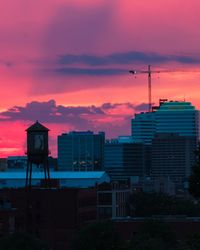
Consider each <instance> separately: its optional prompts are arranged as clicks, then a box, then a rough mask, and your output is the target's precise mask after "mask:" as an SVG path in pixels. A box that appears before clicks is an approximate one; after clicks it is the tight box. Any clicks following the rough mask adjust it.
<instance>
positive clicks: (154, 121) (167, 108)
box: [132, 101, 199, 144]
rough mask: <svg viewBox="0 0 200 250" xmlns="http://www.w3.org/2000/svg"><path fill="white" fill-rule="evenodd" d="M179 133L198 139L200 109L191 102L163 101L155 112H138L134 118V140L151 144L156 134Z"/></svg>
mask: <svg viewBox="0 0 200 250" xmlns="http://www.w3.org/2000/svg"><path fill="white" fill-rule="evenodd" d="M160 133H178V134H179V135H180V136H193V137H196V139H198V136H199V135H198V111H197V110H196V109H195V107H194V106H192V104H191V103H190V102H178V101H165V102H161V103H160V106H159V107H157V108H156V109H155V110H154V111H153V112H146V113H140V114H136V115H135V117H134V119H132V137H133V140H134V142H140V143H141V142H142V143H145V144H151V143H152V139H153V138H154V136H155V134H160Z"/></svg>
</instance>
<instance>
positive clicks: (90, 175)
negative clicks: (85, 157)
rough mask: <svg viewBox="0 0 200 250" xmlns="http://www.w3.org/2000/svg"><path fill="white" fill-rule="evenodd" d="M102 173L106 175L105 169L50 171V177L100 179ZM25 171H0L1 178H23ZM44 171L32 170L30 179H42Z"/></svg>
mask: <svg viewBox="0 0 200 250" xmlns="http://www.w3.org/2000/svg"><path fill="white" fill-rule="evenodd" d="M104 175H106V176H108V174H107V173H106V172H105V171H84V172H73V171H70V172H69V171H50V178H51V179H100V178H102V177H103V176H104ZM25 178H26V172H25V171H23V172H14V171H12V172H0V180H1V179H25ZM43 178H44V172H32V179H43Z"/></svg>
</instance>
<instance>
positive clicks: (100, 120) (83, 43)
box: [0, 0, 200, 157]
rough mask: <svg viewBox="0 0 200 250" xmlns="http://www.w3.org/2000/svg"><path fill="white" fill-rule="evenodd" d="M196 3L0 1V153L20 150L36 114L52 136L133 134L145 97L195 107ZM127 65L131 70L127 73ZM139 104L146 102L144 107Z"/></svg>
mask: <svg viewBox="0 0 200 250" xmlns="http://www.w3.org/2000/svg"><path fill="white" fill-rule="evenodd" d="M199 10H200V1H199V0H184V3H183V0H168V1H160V0H151V1H149V0H140V1H134V0H109V1H108V0H92V1H91V0H84V1H83V0H29V1H27V0H15V1H13V0H6V1H4V0H3V1H1V2H0V16H1V19H0V32H1V34H0V55H1V56H0V83H1V84H0V88H1V91H0V100H1V102H0V112H1V113H0V119H1V123H0V124H1V131H0V157H4V156H7V155H17V154H20V155H21V154H24V151H25V147H26V144H25V141H26V134H25V131H24V130H25V129H26V128H27V126H29V125H31V124H32V123H33V122H34V121H35V120H36V119H37V118H38V119H39V121H41V122H42V123H44V124H45V125H46V126H47V127H49V128H50V130H51V131H50V139H51V140H50V141H51V145H50V147H51V151H52V153H53V155H56V137H57V135H58V134H60V133H62V132H68V131H69V130H81V129H82V130H88V129H91V130H94V131H99V130H105V131H106V135H107V137H114V136H117V135H120V134H130V119H131V117H133V115H134V113H135V112H140V111H141V110H142V108H141V106H140V105H141V104H145V103H147V77H146V76H144V75H138V76H137V78H134V77H133V76H132V75H129V73H128V71H129V69H146V68H147V65H148V64H151V65H152V69H153V70H161V71H162V70H164V71H166V70H169V72H168V73H160V74H155V75H154V76H153V79H152V83H153V93H152V94H153V102H154V103H157V102H158V99H159V98H169V99H171V100H183V99H184V98H185V99H186V100H188V101H191V102H192V103H193V104H194V105H196V107H197V108H198V109H199V108H200V101H199V83H200V70H199V66H200V47H199V44H200V29H199V23H200V15H199ZM126 72H127V73H126ZM142 107H143V110H145V108H146V107H145V105H143V106H142Z"/></svg>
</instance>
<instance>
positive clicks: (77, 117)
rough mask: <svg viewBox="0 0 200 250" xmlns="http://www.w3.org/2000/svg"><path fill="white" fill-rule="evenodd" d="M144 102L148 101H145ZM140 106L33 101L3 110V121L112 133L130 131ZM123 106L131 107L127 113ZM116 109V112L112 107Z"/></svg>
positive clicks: (0, 119) (0, 115)
mask: <svg viewBox="0 0 200 250" xmlns="http://www.w3.org/2000/svg"><path fill="white" fill-rule="evenodd" d="M141 105H144V104H141ZM139 106H140V105H138V106H135V105H134V104H132V103H104V104H102V105H100V106H94V105H91V106H78V107H73V106H63V105H56V102H55V101H54V100H49V101H47V102H37V101H34V102H30V103H27V104H26V106H24V107H21V106H15V107H12V108H10V109H8V110H7V111H4V112H1V113H0V121H1V122H3V121H36V120H39V121H40V122H44V123H53V124H56V123H57V124H58V126H59V124H66V125H70V127H72V128H74V129H75V130H88V129H91V130H94V131H95V130H97V129H98V130H102V131H106V133H107V134H108V135H114V134H115V135H117V134H118V133H119V134H120V133H121V134H127V133H128V132H129V131H130V120H131V118H132V117H133V114H134V111H135V110H136V109H138V107H139ZM120 108H122V109H123V110H124V109H127V110H128V111H129V112H127V113H125V114H124V112H123V111H121V110H120ZM113 109H116V110H115V112H113V113H112V110H113Z"/></svg>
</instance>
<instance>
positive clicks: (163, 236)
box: [71, 220, 200, 250]
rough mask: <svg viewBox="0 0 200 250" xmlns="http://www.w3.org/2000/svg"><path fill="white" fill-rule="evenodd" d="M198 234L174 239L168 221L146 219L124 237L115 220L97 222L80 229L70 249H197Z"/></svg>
mask: <svg viewBox="0 0 200 250" xmlns="http://www.w3.org/2000/svg"><path fill="white" fill-rule="evenodd" d="M199 249H200V234H194V235H190V236H188V237H187V238H185V239H184V240H182V241H180V240H177V239H176V235H175V233H174V231H172V230H171V228H170V227H169V225H168V224H166V223H164V222H161V221H157V220H147V221H145V222H144V223H143V224H142V225H141V226H140V228H139V229H138V232H137V234H134V232H133V235H132V238H131V239H130V240H129V241H124V240H123V239H122V238H121V236H120V233H119V232H118V231H117V230H116V227H115V225H114V223H112V222H110V221H107V222H97V223H95V224H91V225H88V226H86V227H85V228H84V229H82V230H81V231H80V232H79V233H78V234H77V236H76V238H75V239H74V240H73V243H72V247H71V250H199Z"/></svg>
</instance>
